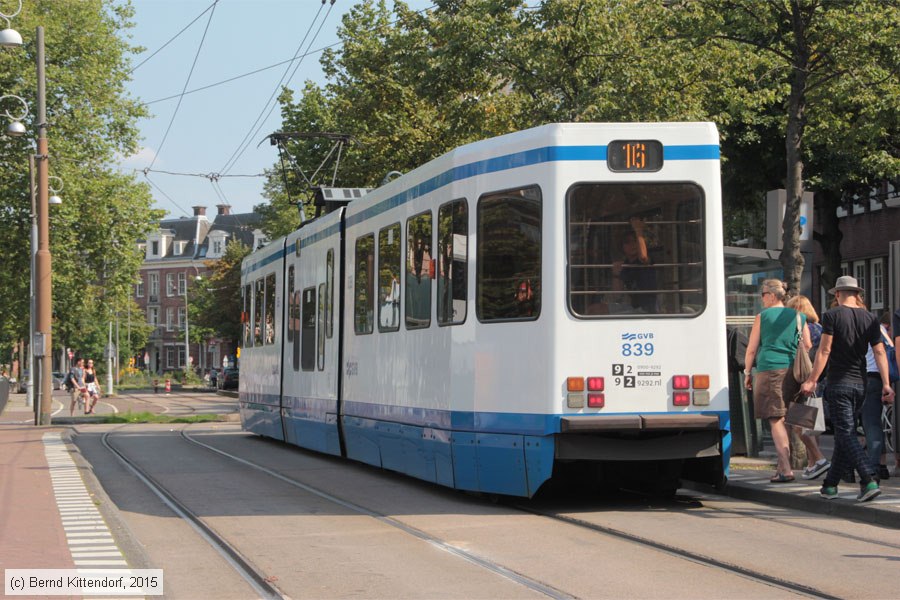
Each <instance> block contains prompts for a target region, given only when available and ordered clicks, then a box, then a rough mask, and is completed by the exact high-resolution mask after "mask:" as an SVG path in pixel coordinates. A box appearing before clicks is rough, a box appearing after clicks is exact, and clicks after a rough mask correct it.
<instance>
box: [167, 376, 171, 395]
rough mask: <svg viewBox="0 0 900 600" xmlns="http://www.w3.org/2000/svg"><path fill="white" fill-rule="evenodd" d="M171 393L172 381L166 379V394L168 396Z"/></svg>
mask: <svg viewBox="0 0 900 600" xmlns="http://www.w3.org/2000/svg"><path fill="white" fill-rule="evenodd" d="M171 391H172V380H171V379H166V393H167V394H168V393H169V392H171Z"/></svg>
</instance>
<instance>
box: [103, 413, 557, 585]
mask: <svg viewBox="0 0 900 600" xmlns="http://www.w3.org/2000/svg"><path fill="white" fill-rule="evenodd" d="M126 427H127V426H126ZM186 430H187V427H185V428H182V429H181V431H180V434H181V437H182V438H183V439H184V440H186V441H187V442H189V443H191V444H193V445H196V446H198V447H201V448H203V449H205V450H206V451H209V452H212V453H215V454H217V455H219V456H222V457H225V458H227V459H229V460H232V461H234V462H237V463H239V464H241V465H243V466H245V467H248V468H251V469H253V470H255V471H258V472H260V473H264V474H266V475H268V476H270V477H272V478H274V479H277V480H279V481H281V482H283V483H286V484H288V485H290V486H292V487H295V488H298V489H300V490H303V491H304V492H306V493H308V494H312V495H313V496H316V497H318V498H321V499H322V500H325V501H327V502H330V503H332V504H334V505H337V506H340V507H342V508H344V509H346V510H349V511H351V512H353V513H356V514H359V515H362V516H366V517H369V518H372V519H375V520H376V521H378V522H379V523H382V524H384V525H387V526H389V527H391V528H394V529H396V530H399V531H401V532H403V533H404V534H406V535H409V536H411V537H413V538H416V539H418V540H420V541H423V542H425V543H427V544H429V545H431V546H433V547H435V548H437V549H439V550H441V551H443V552H446V553H448V554H450V555H453V556H455V557H457V558H459V559H462V560H463V561H466V562H468V563H470V564H472V565H475V566H476V567H479V568H481V569H484V570H486V571H488V572H491V573H493V574H495V575H499V576H500V577H503V578H505V579H507V580H509V581H511V582H514V583H516V584H518V585H521V586H523V587H525V588H527V589H529V590H531V591H534V592H536V593H538V594H541V595H543V596H546V597H549V598H554V599H557V600H574V598H575V597H574V596H572V595H570V594H567V593H565V592H563V591H561V590H558V589H556V588H554V587H552V586H549V585H546V584H544V583H542V582H540V581H537V580H535V579H532V578H530V577H528V576H526V575H523V574H521V573H517V572H515V571H513V570H511V569H508V568H506V567H504V566H503V565H500V564H498V563H496V562H493V561H491V560H489V559H486V558H484V557H481V556H478V555H477V554H475V553H472V552H469V551H467V550H465V549H463V548H460V547H459V546H457V545H454V544H451V543H449V542H447V541H446V540H442V539H440V538H438V537H436V536H433V535H431V534H429V533H427V532H425V531H423V530H421V529H418V528H416V527H413V526H411V525H408V524H406V523H403V522H402V521H400V520H398V519H394V518H392V517H390V516H387V515H384V514H380V513H378V512H375V511H373V510H371V509H368V508H366V507H364V506H361V505H359V504H356V503H354V502H351V501H349V500H346V499H342V498H339V497H337V496H334V495H333V494H330V493H328V492H326V491H324V490H322V489H320V488H317V487H315V486H311V485H309V484H306V483H303V482H300V481H297V480H295V479H292V478H290V477H287V476H285V475H283V474H281V473H279V472H277V471H275V470H272V469H269V468H268V467H265V466H263V465H259V464H256V463H254V462H252V461H249V460H246V459H244V458H241V457H239V456H236V455H233V454H231V453H229V452H226V451H224V450H221V449H219V448H215V447H213V446H210V445H208V444H205V443H203V442H201V441H199V440H196V439H194V438H193V437H191V436H190V435H189V434H188V433H187V431H186ZM119 432H121V429H117V430H113V431H109V432H106V433H104V434H103V436H102V444H103V446H104V447H105V448H106V449H107V450H108V451H110V452H111V453H113V454H114V455H115V456H116V457H117V458H118V459H119V461H120V462H122V463H123V464H124V465H125V466H126V468H128V470H129V471H131V472H132V473H133V474H134V475H135V476H136V477H137V478H138V479H139V480H140V481H141V482H142V483H144V484H145V485H146V486H147V487H148V488H149V489H150V490H151V491H152V492H153V493H154V494H155V495H156V496H157V497H158V498H159V499H160V500H161V501H162V502H163V503H164V504H165V505H166V506H167V507H169V508H170V509H171V510H172V511H173V512H174V513H175V514H176V515H178V516H179V517H180V518H182V519H183V520H185V521H186V522H187V523H188V524H189V525H190V526H191V527H192V528H193V529H194V530H195V531H196V532H197V533H198V534H199V535H200V536H201V537H202V538H203V539H204V540H205V541H206V542H207V543H208V544H209V545H210V546H212V547H213V548H214V549H215V550H216V551H217V552H218V553H219V554H220V555H222V556H223V557H224V558H225V560H226V561H227V562H228V563H229V565H230V566H231V567H232V568H233V569H234V570H235V571H236V572H237V573H238V574H239V575H240V576H241V577H242V578H243V579H245V580H246V581H247V582H248V583H249V584H250V585H251V586H252V587H253V588H254V589H255V590H256V591H257V592H258V593H260V594H261V597H264V598H288V596H286V595H284V593H283V592H282V591H281V590H279V589H278V588H277V587H276V586H275V585H274V584H272V583H271V581H270V577H269V576H267V575H266V574H265V573H263V572H261V571H260V570H259V569H258V568H256V567H255V566H254V565H253V563H252V561H250V560H249V559H248V558H246V557H244V555H243V554H242V553H241V551H240V550H239V549H238V548H236V547H235V546H233V545H232V544H231V543H229V541H228V540H227V539H226V538H225V536H223V535H222V534H220V533H219V532H217V531H216V530H215V529H214V528H212V527H211V526H209V525H208V524H207V523H206V522H205V521H204V520H203V519H202V518H201V517H199V516H198V515H196V514H195V513H194V512H193V511H191V510H190V508H189V507H188V506H186V505H185V504H184V503H183V502H181V501H180V500H179V499H178V498H177V496H176V495H175V494H174V493H172V492H170V491H169V490H168V489H167V488H166V487H165V486H164V485H163V484H162V483H161V482H160V481H158V480H157V479H156V478H154V477H153V476H151V475H150V474H149V473H147V472H146V470H145V469H143V468H142V467H140V466H139V465H138V464H136V463H135V461H132V460H131V459H130V458H128V456H126V454H125V453H124V452H122V450H121V449H119V448H116V447H115V445H114V444H113V443H111V442H110V438H111V437H113V436H114V435H115V434H116V433H119Z"/></svg>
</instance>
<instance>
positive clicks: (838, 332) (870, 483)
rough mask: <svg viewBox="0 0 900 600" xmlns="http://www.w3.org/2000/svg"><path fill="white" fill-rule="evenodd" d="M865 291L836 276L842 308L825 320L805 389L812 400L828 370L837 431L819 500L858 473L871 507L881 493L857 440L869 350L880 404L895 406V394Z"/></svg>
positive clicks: (847, 278)
mask: <svg viewBox="0 0 900 600" xmlns="http://www.w3.org/2000/svg"><path fill="white" fill-rule="evenodd" d="M860 292H862V288H861V287H859V284H858V283H857V282H856V279H855V278H854V277H851V276H849V275H842V276H841V277H838V279H837V281H836V282H835V285H834V287H833V288H831V289H830V290H828V293H829V294H833V295H834V296H835V298H836V299H837V302H838V306H837V307H836V308H832V309H830V310H828V311H827V312H825V314H824V315H822V341H821V342H820V344H819V351H818V352H817V353H816V361H815V363H813V369H812V372H811V373H810V375H809V377H808V378H807V380H806V381H804V382H803V385H802V386H801V390H802V391H803V393H804V394H806V395H811V394H812V393H813V391H814V390H815V389H816V383H817V381H818V378H819V375H820V374H821V373H822V370H823V369H824V368H825V365H826V364H827V365H828V383H827V385H826V387H825V402H826V403H827V404H828V410H829V413H830V415H831V425H832V428H833V429H834V453H833V454H832V456H831V468H830V469H829V470H828V473H827V474H826V475H825V481H824V482H823V483H822V489H821V490H820V491H819V495H820V496H822V497H823V498H826V499H828V500H831V499H834V498H837V497H838V489H837V488H838V483H840V481H841V478H842V477H844V476H849V475H851V474H852V471H853V469H856V472H857V473H858V474H859V481H860V483H859V494H858V495H857V496H856V499H857V500H858V501H859V502H867V501H869V500H871V499H873V498H875V497H876V496H878V495H879V494H880V493H881V488H880V487H879V485H878V481H877V480H876V479H875V478H874V475H875V471H874V469H873V468H872V465H871V464H870V463H869V459H868V457H867V456H866V453H865V452H863V449H862V446H861V445H860V443H859V440H858V439H857V437H856V427H855V413H856V408H857V407H858V406H860V405H861V404H862V401H863V399H864V398H865V393H866V385H865V383H866V350H867V349H868V346H872V351H873V353H874V355H875V364H876V365H877V366H878V374H879V375H880V377H881V402H882V404H892V403H893V402H894V390H893V389H892V388H891V383H890V379H889V377H890V376H889V373H888V365H887V356H886V354H885V351H884V342H883V340H882V337H881V327H880V326H879V324H878V319H876V318H875V317H874V316H873V315H872V313H870V312H869V311H867V310H866V309H864V308H860V307H859V305H858V304H857V299H858V297H859V294H860Z"/></svg>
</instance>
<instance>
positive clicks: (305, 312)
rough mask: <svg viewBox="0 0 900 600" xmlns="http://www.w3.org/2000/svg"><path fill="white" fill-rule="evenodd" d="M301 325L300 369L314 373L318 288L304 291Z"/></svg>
mask: <svg viewBox="0 0 900 600" xmlns="http://www.w3.org/2000/svg"><path fill="white" fill-rule="evenodd" d="M301 314H302V317H301V318H302V323H301V325H300V368H301V369H303V370H304V371H312V370H313V369H314V368H315V365H316V288H314V287H310V288H306V289H305V290H303V309H302V312H301Z"/></svg>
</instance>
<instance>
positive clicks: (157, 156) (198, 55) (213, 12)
mask: <svg viewBox="0 0 900 600" xmlns="http://www.w3.org/2000/svg"><path fill="white" fill-rule="evenodd" d="M218 3H219V0H215V2H213V8H212V11H211V12H210V13H209V18H208V19H207V20H206V28H205V29H204V30H203V37H202V38H200V44H199V45H198V46H197V53H196V54H195V55H194V62H193V63H191V70H190V71H189V72H188V76H187V80H186V81H185V82H184V88H182V90H181V92H182V95H181V97H180V98H178V104H176V105H175V110H174V111H173V112H172V118H171V119H170V120H169V125H168V127H166V133H165V134H163V139H162V142H160V144H159V146H158V147H157V148H156V153H155V154H154V156H153V160H152V161H151V162H150V165H149V166H148V167H147V168H150V167H152V166H153V165H154V164H155V163H156V159H158V158H159V155H160V153H161V152H162V149H163V146H165V144H166V139H168V137H169V132H170V131H171V130H172V124H173V123H175V117H176V116H177V115H178V109H179V108H181V101H182V100H184V91H185V90H186V89H187V86H188V84H190V82H191V76H192V75H193V74H194V67H196V66H197V59H198V58H200V51H201V50H202V49H203V42H204V41H206V34H207V32H208V31H209V25H210V23H212V18H213V15H215V14H216V5H217V4H218Z"/></svg>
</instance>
